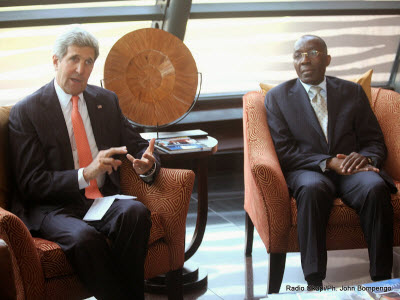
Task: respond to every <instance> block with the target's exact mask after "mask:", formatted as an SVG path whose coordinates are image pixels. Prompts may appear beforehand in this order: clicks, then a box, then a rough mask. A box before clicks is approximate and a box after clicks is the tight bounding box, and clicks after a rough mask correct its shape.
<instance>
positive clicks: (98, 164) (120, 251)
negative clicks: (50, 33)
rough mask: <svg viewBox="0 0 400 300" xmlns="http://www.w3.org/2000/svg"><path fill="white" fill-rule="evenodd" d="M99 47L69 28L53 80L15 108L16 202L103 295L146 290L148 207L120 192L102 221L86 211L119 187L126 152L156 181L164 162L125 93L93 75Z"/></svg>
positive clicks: (37, 231) (60, 42)
mask: <svg viewBox="0 0 400 300" xmlns="http://www.w3.org/2000/svg"><path fill="white" fill-rule="evenodd" d="M98 55H99V46H98V42H97V40H96V38H95V37H94V36H93V35H91V34H90V33H88V32H87V31H85V30H84V29H82V28H80V27H73V28H71V29H70V30H68V31H66V32H65V33H63V34H62V35H61V36H60V37H59V38H58V39H57V40H56V43H55V47H54V55H53V64H54V67H55V70H56V76H55V80H53V81H51V82H50V83H48V84H46V85H45V86H43V87H42V88H40V89H39V90H38V91H36V92H34V93H33V94H31V95H29V96H27V97H26V98H25V99H23V100H22V101H20V102H19V103H17V104H16V105H15V106H14V107H13V108H12V110H11V113H10V123H9V129H10V130H9V138H10V145H11V154H12V162H11V165H12V166H13V173H14V177H15V181H16V186H17V191H16V192H15V195H16V197H15V200H14V201H13V203H12V207H11V209H12V211H13V212H14V213H16V214H17V215H18V216H19V217H21V219H22V220H23V221H24V222H25V224H26V225H27V226H28V228H29V229H30V230H31V232H32V233H33V234H34V235H39V236H41V237H43V238H45V239H48V240H51V241H54V242H56V243H58V244H59V245H60V247H61V248H62V249H63V251H64V252H65V254H66V256H67V258H68V260H69V262H70V263H71V265H72V266H73V268H74V269H75V271H76V273H77V274H78V276H79V278H80V279H81V281H82V283H83V284H84V285H85V286H86V287H87V288H88V290H89V291H90V292H91V293H93V295H94V296H95V297H96V298H97V299H144V260H145V256H146V253H147V242H148V238H149V232H150V227H151V220H150V212H149V211H148V209H147V208H146V207H145V206H144V205H143V204H142V203H140V202H138V201H134V200H115V201H114V203H113V204H112V205H111V207H110V208H109V210H108V211H107V213H106V214H105V215H104V216H103V218H102V219H101V220H98V221H91V222H85V221H83V220H82V218H83V216H84V215H85V213H86V212H87V211H88V209H89V207H90V206H91V204H92V203H93V199H94V198H98V197H101V196H107V195H113V194H118V193H119V191H120V186H119V174H118V167H119V166H120V165H121V160H120V159H119V157H120V156H122V155H126V156H127V157H128V159H129V160H130V161H131V162H132V167H133V168H134V169H135V171H136V173H138V174H139V175H140V176H141V177H142V178H143V180H144V181H146V182H148V183H151V182H152V181H153V180H154V178H155V176H156V175H157V173H158V170H159V168H160V163H159V159H158V157H157V156H155V154H154V153H153V151H154V140H152V141H151V142H150V145H149V143H148V142H147V141H145V140H143V139H142V138H141V137H140V136H139V135H138V134H137V133H135V131H134V130H133V128H132V126H131V125H130V123H129V122H128V120H127V119H126V118H125V117H124V115H123V114H122V112H121V110H120V107H119V104H118V99H117V96H116V95H115V94H114V93H112V92H110V91H107V90H105V89H102V88H99V87H96V86H91V85H88V84H87V81H88V79H89V76H90V74H91V72H92V69H93V65H94V62H95V60H96V59H97V57H98ZM134 157H136V158H134ZM109 241H111V243H109Z"/></svg>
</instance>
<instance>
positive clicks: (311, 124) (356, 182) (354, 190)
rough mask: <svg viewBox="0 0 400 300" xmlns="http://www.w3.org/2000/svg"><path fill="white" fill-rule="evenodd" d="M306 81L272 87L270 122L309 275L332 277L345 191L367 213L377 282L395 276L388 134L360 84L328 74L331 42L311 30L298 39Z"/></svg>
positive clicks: (364, 221) (318, 280) (312, 281)
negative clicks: (335, 222) (337, 217)
mask: <svg viewBox="0 0 400 300" xmlns="http://www.w3.org/2000/svg"><path fill="white" fill-rule="evenodd" d="M293 61H294V67H295V69H296V72H297V75H298V79H293V80H290V81H287V82H285V83H283V84H280V85H279V86H277V87H275V88H273V89H271V90H270V91H269V92H268V93H267V95H266V98H265V107H266V110H267V118H268V125H269V127H270V131H271V135H272V139H273V141H274V145H275V149H276V152H277V155H278V158H279V161H280V164H281V167H282V171H283V173H284V176H285V179H286V182H287V184H288V187H289V191H290V193H291V194H292V195H293V196H294V197H295V199H296V203H297V213H298V217H297V229H298V239H299V245H300V252H301V265H302V268H303V273H304V277H305V279H306V281H307V283H308V285H309V286H310V287H321V286H322V280H323V279H325V275H326V264H327V250H326V226H327V223H328V219H329V214H330V211H331V208H332V204H333V200H334V199H335V198H336V197H340V198H341V199H342V200H343V202H344V203H346V204H347V205H349V206H350V207H352V208H353V209H355V211H356V212H357V214H358V215H359V216H360V222H361V227H362V230H363V232H364V236H365V239H366V241H367V243H368V253H369V258H370V275H371V278H372V279H373V280H383V279H387V278H390V277H391V270H392V261H393V252H392V251H393V250H392V244H393V208H392V205H391V203H390V199H391V196H390V193H391V192H392V193H395V192H396V187H395V185H394V184H393V181H392V180H391V178H390V177H389V176H388V175H387V174H386V173H385V172H384V171H383V170H382V169H380V168H381V167H382V165H383V162H384V161H385V158H386V146H385V143H384V139H383V134H382V131H381V129H380V126H379V124H378V122H377V119H376V117H375V115H374V114H373V112H372V110H371V108H370V105H369V102H368V99H367V96H366V94H365V93H364V91H363V89H362V87H361V86H360V85H358V84H355V83H352V82H349V81H345V80H341V79H338V78H335V77H330V76H325V70H326V67H327V66H328V65H329V64H330V61H331V57H330V55H328V52H327V46H326V44H325V42H324V41H323V40H322V39H321V38H320V37H317V36H312V35H306V36H303V37H301V38H300V39H299V40H298V41H297V42H296V43H295V45H294V54H293Z"/></svg>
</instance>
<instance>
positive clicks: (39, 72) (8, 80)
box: [0, 21, 151, 105]
mask: <svg viewBox="0 0 400 300" xmlns="http://www.w3.org/2000/svg"><path fill="white" fill-rule="evenodd" d="M82 26H83V27H85V28H86V29H87V30H88V31H90V32H91V33H93V34H94V35H95V36H96V37H97V38H98V40H99V44H100V56H99V58H98V59H97V61H96V63H95V66H94V69H93V72H92V75H91V76H90V78H89V83H90V84H94V85H100V80H101V79H103V68H104V62H105V60H106V58H107V55H108V52H109V51H110V49H111V47H112V46H113V45H114V44H115V43H116V42H117V40H118V39H120V38H121V37H122V36H123V35H125V34H127V33H128V32H131V31H133V30H137V29H140V28H148V27H151V21H144V22H121V23H101V24H85V25H82ZM64 27H65V26H46V27H30V28H12V29H0V105H11V104H14V103H16V102H17V101H18V100H21V99H22V98H23V97H25V96H26V95H28V94H30V93H32V92H34V91H36V90H37V89H38V88H40V87H41V86H42V85H44V84H46V83H48V82H49V81H50V80H52V79H53V78H54V68H53V63H52V49H53V44H54V41H55V39H56V37H57V36H58V34H59V33H60V32H61V31H62V30H63V28H64Z"/></svg>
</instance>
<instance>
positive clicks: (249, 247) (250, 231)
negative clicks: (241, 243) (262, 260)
mask: <svg viewBox="0 0 400 300" xmlns="http://www.w3.org/2000/svg"><path fill="white" fill-rule="evenodd" d="M245 226H246V237H245V238H246V249H245V255H246V256H247V257H248V256H251V253H252V252H253V237H254V224H253V222H252V221H251V219H250V216H249V214H248V213H247V212H246V225H245Z"/></svg>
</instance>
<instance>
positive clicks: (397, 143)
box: [371, 88, 400, 180]
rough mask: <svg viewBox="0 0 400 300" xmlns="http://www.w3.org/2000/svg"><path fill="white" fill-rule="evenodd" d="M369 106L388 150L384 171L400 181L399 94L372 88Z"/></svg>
mask: <svg viewBox="0 0 400 300" xmlns="http://www.w3.org/2000/svg"><path fill="white" fill-rule="evenodd" d="M378 99H379V101H378ZM371 106H372V110H373V111H374V113H375V115H376V118H377V119H378V121H379V124H380V125H381V128H382V132H383V135H384V137H385V144H386V147H387V149H388V157H387V159H386V162H385V170H386V171H387V172H388V173H389V174H390V176H392V178H394V179H396V180H400V138H399V137H400V122H399V120H400V94H399V93H396V92H394V91H390V90H384V89H376V88H374V89H372V103H371Z"/></svg>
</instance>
